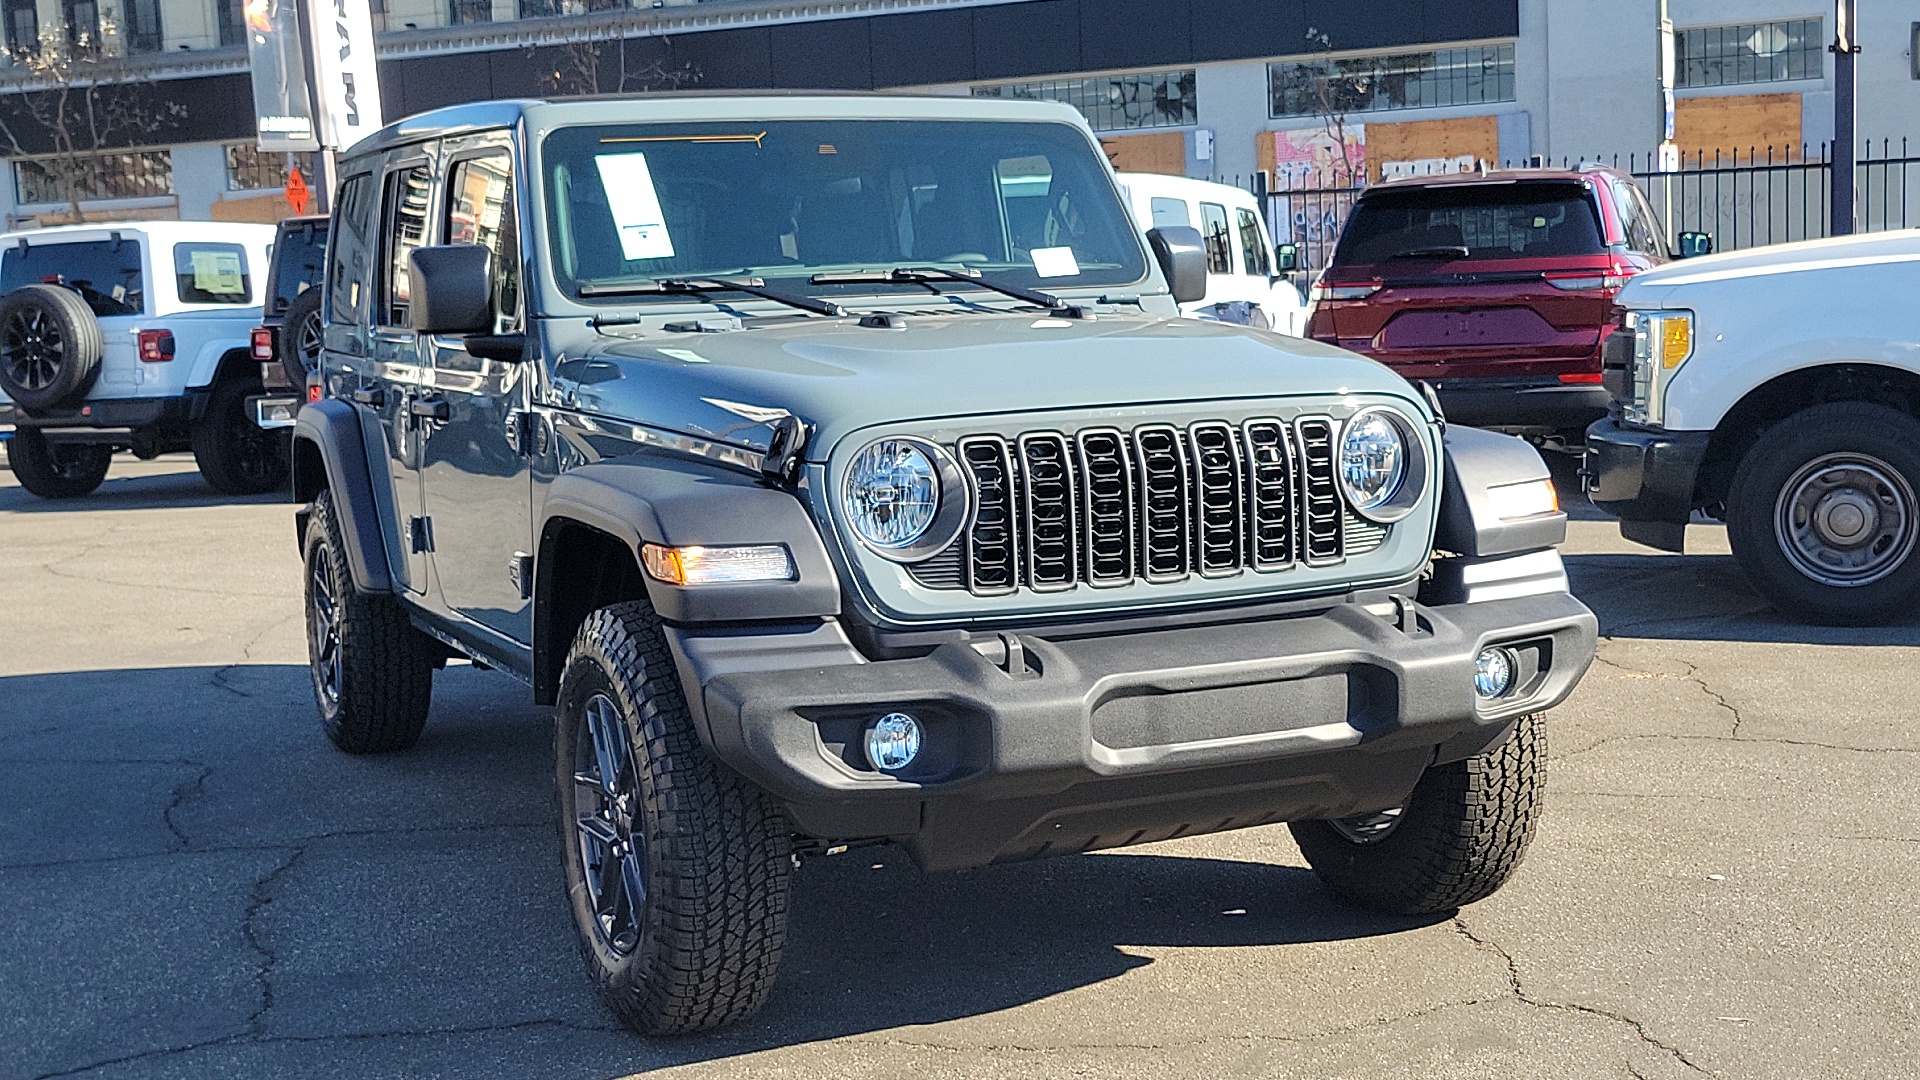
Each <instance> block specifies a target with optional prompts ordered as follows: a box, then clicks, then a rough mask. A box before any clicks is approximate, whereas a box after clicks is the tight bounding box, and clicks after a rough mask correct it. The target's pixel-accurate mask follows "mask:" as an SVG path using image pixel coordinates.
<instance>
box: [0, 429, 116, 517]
mask: <svg viewBox="0 0 1920 1080" xmlns="http://www.w3.org/2000/svg"><path fill="white" fill-rule="evenodd" d="M6 446H7V465H8V466H9V467H10V468H12V469H13V475H14V479H16V480H19V481H20V486H21V487H23V488H26V489H27V490H28V491H29V492H32V493H33V494H35V495H38V496H40V497H41V498H43V499H77V498H79V497H80V496H82V495H85V494H87V493H89V492H91V491H92V490H93V489H95V488H97V487H99V486H100V482H101V481H103V480H105V479H106V478H107V469H108V468H109V467H111V466H112V464H113V447H111V446H98V445H91V444H84V443H66V444H55V443H49V442H48V441H47V437H46V436H44V435H42V434H40V433H39V432H38V431H36V430H34V429H32V428H21V429H19V430H18V431H15V432H14V433H13V438H11V439H8V440H7V444H6Z"/></svg>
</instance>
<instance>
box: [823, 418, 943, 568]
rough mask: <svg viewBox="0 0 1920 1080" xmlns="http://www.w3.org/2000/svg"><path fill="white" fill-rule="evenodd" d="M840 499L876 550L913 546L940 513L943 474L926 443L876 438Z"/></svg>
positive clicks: (863, 453)
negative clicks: (936, 465)
mask: <svg viewBox="0 0 1920 1080" xmlns="http://www.w3.org/2000/svg"><path fill="white" fill-rule="evenodd" d="M842 497H843V499H844V500H845V505H846V511H847V520H848V521H849V522H851V523H852V524H853V529H854V531H855V532H857V533H859V534H860V538H861V539H862V540H865V541H866V542H867V543H869V544H872V545H873V546H874V547H877V548H888V549H899V548H905V547H911V546H912V545H913V544H914V543H915V542H917V541H918V540H920V538H922V537H924V536H926V535H927V530H929V529H931V528H933V519H934V517H935V516H936V515H937V514H938V513H939V511H940V473H939V470H938V469H937V468H936V467H935V465H934V461H933V455H932V454H931V453H929V452H928V449H927V447H925V446H923V445H922V444H920V443H918V442H914V441H911V440H907V439H878V440H875V441H874V442H871V443H868V444H867V445H866V446H865V447H864V448H863V449H861V451H860V452H859V453H858V454H856V455H854V459H853V464H852V465H851V466H849V467H848V469H847V484H846V490H845V492H844V493H843V496H842Z"/></svg>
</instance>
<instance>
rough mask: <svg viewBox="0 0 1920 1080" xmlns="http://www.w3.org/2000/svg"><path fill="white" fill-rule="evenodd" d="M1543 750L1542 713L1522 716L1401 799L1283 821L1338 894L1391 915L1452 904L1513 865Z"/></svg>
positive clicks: (1541, 775) (1492, 886) (1537, 795)
mask: <svg viewBox="0 0 1920 1080" xmlns="http://www.w3.org/2000/svg"><path fill="white" fill-rule="evenodd" d="M1546 757H1547V733H1546V722H1545V719H1544V718H1543V717H1542V716H1541V715H1539V714H1537V713H1536V714H1533V715H1530V716H1523V717H1521V718H1520V719H1519V720H1517V721H1515V722H1514V727H1513V732H1512V734H1510V735H1509V736H1508V737H1507V739H1506V741H1504V742H1502V743H1501V744H1500V745H1499V746H1497V747H1495V748H1493V749H1492V750H1489V751H1487V752H1486V753H1484V754H1480V755H1478V756H1475V757H1470V758H1467V759H1466V760H1465V761H1455V762H1451V763H1449V764H1446V765H1435V766H1433V767H1432V768H1430V769H1428V770H1427V771H1426V774H1425V775H1424V776H1422V777H1421V778H1420V783H1419V785H1418V786H1416V787H1415V788H1414V789H1413V795H1412V797H1410V798H1409V799H1408V800H1407V803H1406V805H1405V806H1401V807H1395V808H1393V809H1391V810H1384V811H1381V812H1379V813H1375V814H1364V815H1361V816H1359V817H1352V818H1343V819H1341V820H1338V821H1300V822H1295V823H1294V824H1293V825H1291V826H1289V827H1290V828H1291V829H1292V830H1293V838H1294V840H1295V841H1296V842H1298V843H1299V845H1300V851H1301V854H1303V855H1305V856H1306V857H1307V863H1308V864H1309V865H1311V866H1312V867H1313V872H1314V873H1315V874H1318V875H1319V876H1320V880H1321V882H1322V883H1324V884H1325V885H1326V886H1327V888H1328V889H1330V890H1332V892H1333V894H1334V895H1335V896H1338V897H1340V898H1341V899H1342V900H1345V901H1346V902H1348V903H1350V904H1354V905H1356V906H1358V907H1363V908H1367V909H1369V910H1373V911H1382V912H1387V913H1390V914H1396V915H1422V914H1430V913H1433V912H1442V911H1451V910H1453V909H1454V908H1458V907H1462V906H1464V905H1466V904H1471V903H1473V902H1474V901H1476V900H1483V899H1485V898H1487V897H1489V896H1491V895H1493V893H1494V892H1495V891H1496V890H1497V889H1499V888H1500V886H1502V885H1504V884H1506V882H1507V879H1508V878H1510V877H1512V876H1513V872H1514V870H1515V869H1517V868H1518V867H1519V865H1520V859H1521V857H1522V856H1524V855H1525V854H1526V851H1527V844H1528V843H1530V842H1531V841H1532V839H1533V831H1534V825H1535V823H1536V822H1537V821H1538V820H1539V814H1540V799H1541V795H1542V794H1543V792H1544V789H1545V787H1546Z"/></svg>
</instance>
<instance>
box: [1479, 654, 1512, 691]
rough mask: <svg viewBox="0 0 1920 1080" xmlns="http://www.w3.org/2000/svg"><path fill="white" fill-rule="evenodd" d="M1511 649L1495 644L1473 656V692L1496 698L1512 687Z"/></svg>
mask: <svg viewBox="0 0 1920 1080" xmlns="http://www.w3.org/2000/svg"><path fill="white" fill-rule="evenodd" d="M1514 667H1515V664H1514V662H1513V650H1511V649H1502V648H1499V647H1498V646H1495V647H1494V648H1491V649H1482V650H1480V655H1479V656H1476V657H1474V658H1473V692H1474V693H1476V694H1479V695H1480V696H1481V697H1483V698H1497V697H1500V696H1501V695H1503V694H1505V693H1506V692H1507V691H1509V690H1511V689H1513V669H1514Z"/></svg>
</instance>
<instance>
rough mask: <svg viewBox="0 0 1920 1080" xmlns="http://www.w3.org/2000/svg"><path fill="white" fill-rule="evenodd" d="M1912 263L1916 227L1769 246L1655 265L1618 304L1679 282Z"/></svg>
mask: <svg viewBox="0 0 1920 1080" xmlns="http://www.w3.org/2000/svg"><path fill="white" fill-rule="evenodd" d="M1916 262H1920V229H1903V230H1900V231H1898V232H1883V233H1869V234H1866V235H1862V236H1836V237H1833V238H1831V239H1826V240H1804V241H1800V242H1797V243H1792V244H1773V245H1770V246H1767V247H1759V248H1750V249H1748V250H1746V251H1729V252H1725V253H1722V254H1719V255H1704V256H1701V257H1700V258H1697V259H1684V260H1680V261H1678V262H1670V263H1667V264H1666V265H1664V266H1658V267H1655V268H1654V269H1652V270H1648V271H1645V272H1644V273H1641V274H1638V275H1635V276H1634V278H1633V279H1632V280H1631V281H1629V282H1628V283H1627V286H1626V288H1625V289H1623V290H1621V293H1620V299H1619V301H1618V302H1619V303H1620V304H1621V305H1622V306H1624V307H1652V306H1657V305H1658V304H1660V303H1664V302H1665V300H1666V297H1667V295H1668V294H1669V292H1671V290H1673V289H1675V288H1678V287H1683V286H1692V285H1709V284H1715V283H1719V282H1738V281H1750V280H1753V279H1761V278H1780V277H1785V276H1787V275H1794V274H1807V273H1813V272H1816V271H1832V270H1849V269H1861V268H1867V267H1874V266H1887V265H1891V264H1898V263H1916Z"/></svg>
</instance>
